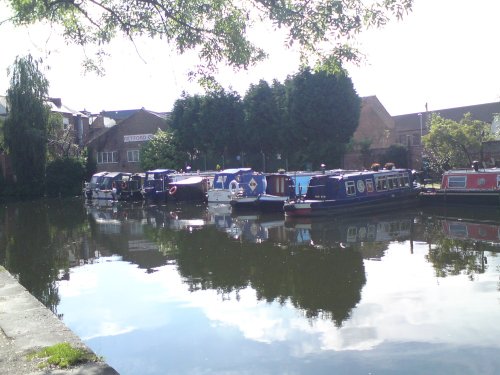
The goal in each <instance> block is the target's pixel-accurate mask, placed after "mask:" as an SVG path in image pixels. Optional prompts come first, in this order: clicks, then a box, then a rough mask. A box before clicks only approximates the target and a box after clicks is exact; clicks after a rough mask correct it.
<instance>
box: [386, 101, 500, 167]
mask: <svg viewBox="0 0 500 375" xmlns="http://www.w3.org/2000/svg"><path fill="white" fill-rule="evenodd" d="M467 113H470V114H471V116H472V118H473V119H474V120H479V121H482V122H486V123H488V124H492V129H493V130H495V126H496V124H497V121H496V118H497V116H496V115H497V114H498V113H500V102H494V103H485V104H477V105H469V106H464V107H455V108H445V109H439V110H433V111H425V112H421V113H410V114H406V115H400V116H394V117H393V118H394V123H395V130H396V140H397V142H398V143H400V144H403V145H406V146H407V147H408V149H409V155H410V166H411V167H412V168H414V169H420V168H421V167H422V157H423V147H422V141H421V138H422V136H423V135H426V134H427V133H428V128H427V124H428V122H429V121H430V118H431V116H432V115H433V114H438V115H440V116H441V117H443V118H446V119H449V120H453V121H456V122H459V121H460V120H461V119H462V118H463V117H464V115H465V114H467ZM485 147H486V150H487V155H485V159H488V160H491V159H493V164H494V159H495V158H496V159H497V160H500V146H499V145H498V142H488V144H487V145H485ZM490 164H491V163H490Z"/></svg>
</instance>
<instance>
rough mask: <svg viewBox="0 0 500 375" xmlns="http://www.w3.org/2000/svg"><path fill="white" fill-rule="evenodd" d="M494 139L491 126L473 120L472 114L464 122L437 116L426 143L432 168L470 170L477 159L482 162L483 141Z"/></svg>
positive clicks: (430, 127)
mask: <svg viewBox="0 0 500 375" xmlns="http://www.w3.org/2000/svg"><path fill="white" fill-rule="evenodd" d="M493 139H494V137H493V134H492V133H491V125H490V124H488V123H485V122H482V121H478V120H473V119H472V116H471V114H470V113H467V114H465V115H464V117H463V118H462V119H461V120H460V122H456V121H453V120H449V119H446V118H443V117H441V116H439V115H437V114H434V115H432V116H431V119H430V122H429V133H428V134H426V135H424V136H423V138H422V142H423V145H424V151H425V154H426V155H427V159H428V162H429V166H430V168H431V169H433V170H434V171H436V172H441V171H443V170H447V169H450V168H452V167H455V168H457V167H470V166H471V165H472V161H473V158H479V159H482V142H484V141H489V140H493Z"/></svg>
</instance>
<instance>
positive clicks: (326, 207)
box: [284, 191, 419, 216]
mask: <svg viewBox="0 0 500 375" xmlns="http://www.w3.org/2000/svg"><path fill="white" fill-rule="evenodd" d="M418 202H419V201H418V192H413V191H412V192H407V193H392V194H388V195H386V196H382V197H375V198H374V199H353V200H299V201H296V202H290V203H286V204H285V205H284V211H285V215H287V216H322V215H336V214H363V213H374V212H384V211H390V210H397V209H401V208H408V207H414V206H416V205H418Z"/></svg>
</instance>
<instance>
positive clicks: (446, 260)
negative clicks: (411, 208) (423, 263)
mask: <svg viewBox="0 0 500 375" xmlns="http://www.w3.org/2000/svg"><path fill="white" fill-rule="evenodd" d="M460 224H462V225H466V224H467V223H464V222H461V223H460ZM426 226H427V234H428V240H429V243H431V244H432V246H431V247H430V249H429V253H428V255H427V260H429V261H430V262H431V263H432V264H433V267H434V270H435V272H436V276H438V277H447V276H453V275H459V274H466V275H468V277H469V278H470V279H471V280H474V278H475V275H476V274H481V273H484V272H485V271H486V269H487V259H486V257H485V256H484V252H485V251H498V244H497V245H495V244H493V243H488V242H486V241H478V240H476V239H470V238H464V239H457V238H453V237H452V236H451V235H450V234H449V233H445V232H444V231H443V221H442V220H439V219H437V218H429V219H428V222H427V223H426ZM492 256H493V254H492Z"/></svg>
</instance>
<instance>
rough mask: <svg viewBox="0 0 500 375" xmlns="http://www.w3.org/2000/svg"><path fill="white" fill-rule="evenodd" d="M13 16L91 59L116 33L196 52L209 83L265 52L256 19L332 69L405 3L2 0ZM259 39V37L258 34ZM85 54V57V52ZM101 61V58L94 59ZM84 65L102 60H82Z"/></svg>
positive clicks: (407, 0) (353, 56)
mask: <svg viewBox="0 0 500 375" xmlns="http://www.w3.org/2000/svg"><path fill="white" fill-rule="evenodd" d="M8 3H9V4H10V6H11V8H12V9H13V13H14V15H13V21H14V22H15V23H17V24H30V23H36V22H38V21H42V22H43V21H46V22H49V23H51V24H54V26H55V25H57V26H59V27H54V30H61V31H62V33H63V34H64V36H65V37H66V39H67V40H68V41H72V42H73V43H76V44H79V45H82V46H86V50H91V49H90V46H92V45H94V46H95V47H96V50H95V54H96V56H97V57H96V59H97V62H98V63H99V62H100V60H101V59H102V56H103V55H105V51H106V45H107V44H108V43H110V41H111V40H112V39H113V38H115V37H117V36H119V35H122V36H125V37H126V38H127V39H132V40H133V39H134V38H136V37H139V36H148V37H152V38H154V37H156V38H159V39H162V40H165V41H167V42H168V43H169V44H170V46H171V47H173V48H174V49H175V50H176V51H177V52H178V53H180V54H182V53H184V52H187V51H190V50H191V51H196V52H197V53H198V56H199V63H198V64H197V66H196V72H192V74H195V75H196V74H201V76H202V77H204V78H205V79H204V80H203V81H204V82H205V83H207V84H210V83H213V81H212V78H213V77H212V73H213V72H214V71H216V70H217V67H218V65H221V64H224V65H228V66H231V67H232V68H236V69H237V68H244V69H246V68H248V67H249V66H251V65H253V64H254V63H256V62H258V61H261V60H264V59H265V58H266V56H267V54H266V51H265V50H264V45H265V43H264V42H262V43H261V41H259V39H256V38H255V37H252V35H253V36H255V35H254V34H252V33H249V32H248V30H250V29H252V28H253V27H254V26H255V25H256V24H259V23H262V22H264V23H265V24H266V25H270V26H271V27H272V28H275V29H280V30H281V31H283V32H284V40H283V41H284V42H286V45H288V46H293V47H294V48H297V49H298V50H299V51H300V53H301V56H302V58H303V61H310V62H311V64H313V65H314V64H315V63H319V64H320V65H322V66H323V67H324V68H325V69H328V70H330V71H334V70H335V69H338V68H339V66H340V65H341V63H342V62H346V61H354V62H357V61H359V60H360V53H359V51H358V50H357V48H356V47H355V46H354V45H353V44H350V41H351V39H353V37H354V36H355V35H356V34H358V33H359V32H361V31H362V30H364V29H367V28H369V27H380V26H383V25H385V24H386V23H387V22H388V21H389V19H390V18H392V17H394V18H397V19H400V18H402V16H403V15H404V14H406V12H408V11H410V10H411V8H412V3H413V0H385V1H381V2H374V1H368V2H367V1H362V0H349V1H331V0H316V1H303V0H288V1H269V0H260V1H256V2H253V1H239V0H236V1H235V0H225V1H216V0H204V1H193V0H187V1H163V0H147V1H141V0H139V1H137V0H80V1H73V0H58V1H42V0H29V1H24V0H9V1H8ZM261 39H264V38H261ZM86 55H88V54H87V53H86ZM101 62H102V61H101ZM84 65H85V66H86V67H87V68H90V69H92V68H95V69H98V70H99V68H101V67H102V64H96V63H95V61H92V60H90V61H89V60H85V61H84Z"/></svg>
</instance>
